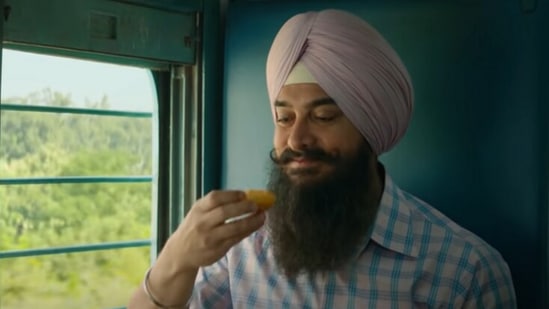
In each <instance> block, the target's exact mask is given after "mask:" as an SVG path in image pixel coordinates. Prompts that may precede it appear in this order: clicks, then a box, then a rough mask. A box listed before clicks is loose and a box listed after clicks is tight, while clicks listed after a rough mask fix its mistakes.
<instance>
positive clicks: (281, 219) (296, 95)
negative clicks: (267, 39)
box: [267, 84, 380, 277]
mask: <svg viewBox="0 0 549 309" xmlns="http://www.w3.org/2000/svg"><path fill="white" fill-rule="evenodd" d="M276 112H277V120H278V122H277V126H276V130H275V153H274V155H273V157H272V159H273V165H272V168H271V175H270V180H269V189H270V190H272V191H273V192H274V193H275V195H276V197H277V198H276V202H275V205H274V207H273V208H271V209H270V210H269V214H268V223H267V224H268V225H267V226H268V229H269V232H270V236H271V241H272V246H273V254H274V257H275V259H276V261H277V263H278V265H279V266H280V267H281V269H282V270H283V271H284V272H285V273H286V275H288V276H290V277H294V276H295V275H297V274H299V273H301V272H306V273H309V274H313V273H316V272H322V271H328V270H334V269H337V268H339V267H342V266H343V265H345V263H347V262H348V261H349V259H350V258H351V257H352V256H353V254H356V252H357V249H358V248H359V246H360V244H361V243H362V242H363V241H364V237H365V235H366V233H367V231H368V229H369V228H370V227H371V225H372V223H373V221H374V217H375V213H376V211H377V206H378V204H379V197H380V195H379V194H380V188H379V187H376V185H379V182H378V181H377V180H378V179H377V178H376V177H377V176H378V172H377V158H376V157H375V155H374V154H373V152H372V151H371V149H370V147H369V145H368V143H367V142H366V141H365V140H364V139H363V138H362V136H361V135H360V134H359V133H358V131H357V130H356V129H355V128H354V127H353V126H352V125H351V124H350V122H349V121H348V120H347V118H346V117H345V116H344V115H343V114H342V112H341V111H340V110H339V108H338V107H337V106H336V105H335V104H334V103H333V102H332V101H331V100H330V99H329V98H328V96H327V95H326V93H325V92H324V91H323V90H322V89H321V88H320V87H318V86H317V85H314V84H301V85H297V84H296V85H292V86H286V87H285V88H283V90H282V92H281V94H280V96H279V98H278V101H277V108H276Z"/></svg>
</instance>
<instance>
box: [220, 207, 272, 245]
mask: <svg viewBox="0 0 549 309" xmlns="http://www.w3.org/2000/svg"><path fill="white" fill-rule="evenodd" d="M264 222H265V213H264V212H262V211H260V212H256V213H253V214H252V215H251V216H249V217H247V218H244V219H242V220H238V221H235V222H231V223H226V224H223V225H221V226H219V227H216V228H215V229H213V230H212V232H211V236H212V237H213V238H216V239H219V240H220V242H221V245H223V244H226V243H227V242H228V243H231V240H236V241H235V242H234V243H232V244H233V245H234V244H235V243H237V242H238V241H240V240H242V239H243V238H245V237H247V236H248V235H250V234H251V233H253V232H254V231H256V230H257V229H259V228H260V227H261V226H262V225H263V224H264ZM231 246H232V245H231Z"/></svg>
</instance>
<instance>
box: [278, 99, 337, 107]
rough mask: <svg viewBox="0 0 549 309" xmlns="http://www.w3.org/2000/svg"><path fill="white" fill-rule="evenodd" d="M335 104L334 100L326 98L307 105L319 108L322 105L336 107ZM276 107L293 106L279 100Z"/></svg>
mask: <svg viewBox="0 0 549 309" xmlns="http://www.w3.org/2000/svg"><path fill="white" fill-rule="evenodd" d="M334 104H335V101H334V99H332V98H330V97H325V98H320V99H316V100H313V101H310V102H307V104H306V105H307V107H317V106H321V105H334ZM274 105H275V106H277V107H290V106H291V104H290V103H288V102H286V101H279V100H276V101H275V103H274Z"/></svg>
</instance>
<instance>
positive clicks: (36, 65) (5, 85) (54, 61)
mask: <svg viewBox="0 0 549 309" xmlns="http://www.w3.org/2000/svg"><path fill="white" fill-rule="evenodd" d="M1 87H2V89H1V96H2V101H4V99H5V98H9V97H22V96H26V95H27V94H29V93H31V92H35V91H41V90H43V89H46V88H50V89H51V90H52V91H57V92H61V93H63V94H70V97H71V98H72V100H73V101H74V102H75V103H76V106H84V104H85V102H86V100H87V101H90V102H97V101H100V100H101V99H102V98H103V96H105V95H106V96H107V97H108V102H109V104H110V106H111V109H113V110H128V111H144V112H152V111H153V105H154V104H156V97H155V95H154V93H155V90H154V82H153V80H152V76H151V73H150V72H149V71H148V70H146V69H143V68H134V67H129V66H122V65H114V64H106V63H102V62H93V61H88V60H77V59H73V58H63V57H54V56H46V55H41V54H33V53H27V52H20V51H14V50H9V49H5V48H4V49H3V50H2V86H1Z"/></svg>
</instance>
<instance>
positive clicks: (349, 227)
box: [130, 10, 516, 308]
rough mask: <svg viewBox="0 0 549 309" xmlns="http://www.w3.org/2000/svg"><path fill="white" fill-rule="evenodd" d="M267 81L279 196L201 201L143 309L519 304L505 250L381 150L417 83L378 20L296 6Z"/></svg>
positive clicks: (395, 137)
mask: <svg viewBox="0 0 549 309" xmlns="http://www.w3.org/2000/svg"><path fill="white" fill-rule="evenodd" d="M267 85H268V87H267V88H268V92H269V98H270V102H271V107H272V114H273V119H274V122H275V132H274V149H273V152H272V153H271V159H272V161H273V166H272V171H271V178H270V181H269V189H270V190H272V191H273V192H274V193H275V194H276V202H275V205H274V207H273V208H272V209H270V210H269V211H268V213H267V214H265V213H263V212H261V211H258V210H257V208H256V207H255V206H254V205H253V204H252V203H251V202H249V201H246V200H245V199H244V194H243V193H242V192H239V191H229V190H226V191H215V192H211V193H209V194H208V195H207V196H205V197H204V198H202V199H200V200H198V201H197V202H196V204H195V205H194V206H193V208H192V210H191V211H190V212H189V214H188V215H187V217H186V218H185V220H184V222H183V223H182V224H181V226H180V227H179V228H178V229H177V230H176V232H175V233H174V234H173V235H172V236H171V238H170V239H169V240H168V242H167V244H166V246H165V248H164V249H163V251H162V253H161V254H160V255H159V257H158V260H157V262H156V263H155V265H154V266H153V267H152V268H151V269H150V270H149V271H148V272H147V274H146V276H145V279H144V283H143V289H142V288H140V289H138V290H136V292H135V294H134V296H133V298H132V302H131V304H130V308H157V307H160V308H172V307H174V306H172V307H170V306H169V305H176V306H177V305H179V307H180V308H181V307H184V306H185V304H187V305H188V306H190V307H191V308H515V307H516V300H515V293H514V289H513V283H512V279H511V275H510V272H509V269H508V266H507V264H506V263H505V261H504V260H503V259H502V257H501V256H500V254H499V253H498V252H497V251H496V250H495V249H493V248H492V247H490V246H489V245H488V244H487V243H485V242H484V241H482V240H481V239H480V238H478V237H477V236H475V235H473V234H472V233H470V232H469V231H467V230H465V229H463V228H461V227H460V226H458V225H457V224H455V223H454V222H452V221H451V220H449V219H448V218H446V217H445V216H444V215H442V214H441V213H439V212H438V211H436V210H435V209H434V208H433V207H431V206H429V205H427V204H426V203H424V202H423V201H421V200H420V199H418V198H416V197H414V196H412V195H411V194H409V193H407V192H404V191H402V190H400V189H399V188H398V187H397V185H396V184H394V183H393V181H392V180H391V178H390V176H389V175H388V174H387V173H386V171H385V169H384V167H383V165H382V164H381V163H379V162H378V160H377V158H378V156H379V155H380V154H382V153H384V152H387V151H389V150H390V149H391V148H392V147H393V146H394V145H396V143H397V142H398V141H399V140H400V139H401V138H402V136H403V135H404V133H405V131H406V129H407V127H408V122H409V120H410V117H411V113H412V107H413V99H412V98H413V90H412V84H411V81H410V77H409V75H408V72H407V71H406V68H405V66H404V65H403V63H402V62H401V60H400V59H399V57H398V55H397V54H396V52H395V51H394V50H393V49H392V48H391V47H390V45H389V44H388V43H387V42H386V41H385V40H384V39H383V37H382V36H381V35H380V34H379V33H378V32H377V31H376V30H375V29H373V28H372V27H371V26H370V25H368V24H367V23H366V22H365V21H363V20H361V19H359V18H358V17H356V16H354V15H351V14H349V13H346V12H343V11H339V10H324V11H320V12H307V13H303V14H298V15H296V16H294V17H292V18H291V19H289V20H288V21H287V22H286V23H285V24H284V25H283V27H282V28H281V29H280V31H279V32H278V34H277V36H276V38H275V40H274V41H273V44H272V47H271V50H270V52H269V55H268V59H267ZM246 213H253V214H252V215H251V216H249V217H247V218H244V219H242V220H239V221H235V222H231V223H226V221H227V219H230V218H233V217H237V216H240V215H243V214H246ZM155 304H156V305H155ZM174 308H175V307H174Z"/></svg>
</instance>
